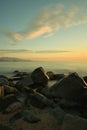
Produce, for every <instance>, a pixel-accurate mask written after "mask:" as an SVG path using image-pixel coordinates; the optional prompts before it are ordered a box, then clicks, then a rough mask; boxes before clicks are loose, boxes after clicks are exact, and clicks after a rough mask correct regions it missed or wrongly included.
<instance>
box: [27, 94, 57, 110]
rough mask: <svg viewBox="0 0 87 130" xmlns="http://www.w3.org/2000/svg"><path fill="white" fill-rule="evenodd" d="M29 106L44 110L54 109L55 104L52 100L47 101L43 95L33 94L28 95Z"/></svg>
mask: <svg viewBox="0 0 87 130" xmlns="http://www.w3.org/2000/svg"><path fill="white" fill-rule="evenodd" d="M29 98H30V103H31V105H33V106H35V107H38V108H42V109H43V108H45V107H55V104H54V102H53V101H52V100H50V99H48V98H47V97H45V96H44V95H42V94H40V93H38V92H34V93H32V94H30V95H29Z"/></svg>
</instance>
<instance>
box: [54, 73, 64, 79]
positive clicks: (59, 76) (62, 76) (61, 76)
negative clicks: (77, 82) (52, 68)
mask: <svg viewBox="0 0 87 130" xmlns="http://www.w3.org/2000/svg"><path fill="white" fill-rule="evenodd" d="M64 77H66V75H65V74H54V80H60V79H62V78H64Z"/></svg>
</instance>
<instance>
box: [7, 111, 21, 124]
mask: <svg viewBox="0 0 87 130" xmlns="http://www.w3.org/2000/svg"><path fill="white" fill-rule="evenodd" d="M20 118H22V113H21V112H20V111H19V112H17V113H16V114H14V115H13V116H12V117H11V118H10V119H9V123H14V122H16V121H17V120H18V119H20Z"/></svg>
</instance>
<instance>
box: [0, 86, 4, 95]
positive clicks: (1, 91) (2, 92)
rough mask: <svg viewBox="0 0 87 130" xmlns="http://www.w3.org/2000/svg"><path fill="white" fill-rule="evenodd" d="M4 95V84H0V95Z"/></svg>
mask: <svg viewBox="0 0 87 130" xmlns="http://www.w3.org/2000/svg"><path fill="white" fill-rule="evenodd" d="M3 96H4V86H0V97H3Z"/></svg>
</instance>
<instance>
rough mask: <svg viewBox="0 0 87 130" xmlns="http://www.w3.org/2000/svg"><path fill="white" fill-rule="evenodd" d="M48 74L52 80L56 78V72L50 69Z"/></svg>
mask: <svg viewBox="0 0 87 130" xmlns="http://www.w3.org/2000/svg"><path fill="white" fill-rule="evenodd" d="M47 75H48V77H49V79H50V80H54V73H53V72H52V71H48V72H47Z"/></svg>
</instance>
